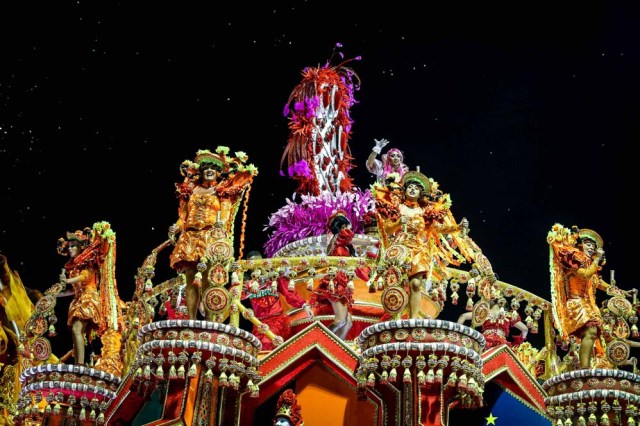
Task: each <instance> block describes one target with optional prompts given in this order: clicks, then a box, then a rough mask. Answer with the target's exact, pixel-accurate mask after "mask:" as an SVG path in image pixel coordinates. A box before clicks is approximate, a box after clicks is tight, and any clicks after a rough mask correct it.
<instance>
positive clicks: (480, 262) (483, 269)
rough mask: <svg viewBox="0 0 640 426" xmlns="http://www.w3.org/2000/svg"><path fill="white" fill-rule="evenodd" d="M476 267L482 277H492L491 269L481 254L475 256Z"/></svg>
mask: <svg viewBox="0 0 640 426" xmlns="http://www.w3.org/2000/svg"><path fill="white" fill-rule="evenodd" d="M476 265H477V266H478V271H479V272H480V274H481V275H482V276H483V277H492V276H493V267H492V266H491V263H490V262H489V259H487V256H485V255H484V254H482V253H478V255H477V256H476Z"/></svg>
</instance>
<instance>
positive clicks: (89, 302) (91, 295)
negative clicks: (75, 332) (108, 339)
mask: <svg viewBox="0 0 640 426" xmlns="http://www.w3.org/2000/svg"><path fill="white" fill-rule="evenodd" d="M65 268H66V267H65ZM67 274H68V278H75V277H77V276H82V277H83V278H82V279H81V280H80V281H78V282H75V283H73V284H72V286H73V292H74V298H73V300H72V301H71V304H70V305H69V316H68V319H67V325H68V326H70V327H71V325H72V324H73V322H74V321H75V320H82V321H88V322H89V324H87V327H88V329H91V330H94V329H95V330H96V331H97V330H98V328H99V327H100V325H101V324H102V321H103V318H102V317H103V315H102V309H100V296H99V294H98V275H97V270H96V269H95V268H87V266H84V269H83V268H82V267H73V268H71V269H68V270H67Z"/></svg>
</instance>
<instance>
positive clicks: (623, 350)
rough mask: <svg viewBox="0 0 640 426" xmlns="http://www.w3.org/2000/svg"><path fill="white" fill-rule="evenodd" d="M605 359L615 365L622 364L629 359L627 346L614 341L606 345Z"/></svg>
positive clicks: (620, 341) (619, 341) (621, 342)
mask: <svg viewBox="0 0 640 426" xmlns="http://www.w3.org/2000/svg"><path fill="white" fill-rule="evenodd" d="M607 357H608V358H609V360H610V361H611V362H612V363H613V364H615V365H618V364H622V363H623V362H625V361H626V360H627V359H629V345H628V344H627V343H625V342H624V341H622V340H614V341H613V342H611V343H609V344H608V345H607Z"/></svg>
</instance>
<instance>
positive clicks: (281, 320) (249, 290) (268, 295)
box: [242, 251, 313, 350]
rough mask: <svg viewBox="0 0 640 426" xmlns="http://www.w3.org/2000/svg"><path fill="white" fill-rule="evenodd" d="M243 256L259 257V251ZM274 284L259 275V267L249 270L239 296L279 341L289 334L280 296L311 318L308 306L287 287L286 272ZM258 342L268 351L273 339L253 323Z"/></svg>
mask: <svg viewBox="0 0 640 426" xmlns="http://www.w3.org/2000/svg"><path fill="white" fill-rule="evenodd" d="M247 259H262V254H261V253H260V252H259V251H251V252H249V254H248V256H247ZM275 283H276V287H275V288H274V286H273V282H272V281H271V280H269V279H268V277H267V276H266V275H264V274H262V271H261V270H260V269H254V270H253V271H251V278H249V279H247V280H245V282H244V289H243V292H242V298H243V299H249V301H250V302H251V308H252V309H253V312H254V314H255V316H256V318H257V319H258V320H260V322H261V323H262V324H264V325H266V326H268V327H269V330H270V331H271V332H273V333H274V334H275V335H277V336H280V337H281V338H282V339H283V340H286V339H288V338H289V337H290V336H291V326H290V320H289V317H288V316H287V314H286V313H285V312H284V308H283V306H282V302H281V301H280V295H282V296H283V297H284V299H285V300H286V301H287V303H288V304H289V305H291V306H292V307H294V308H304V310H305V311H306V312H307V315H308V316H309V317H311V318H312V317H313V312H312V311H311V308H310V305H309V304H308V303H307V301H306V300H304V298H303V297H302V296H301V295H300V294H299V293H298V292H297V291H296V290H295V288H290V285H289V284H290V279H289V277H288V276H286V274H280V275H279V276H278V277H277V278H276V281H275ZM252 333H253V334H254V335H255V336H256V337H258V338H259V339H260V341H261V342H262V349H263V350H272V349H274V348H275V345H274V343H273V341H272V340H271V339H270V338H269V336H267V335H266V334H265V333H264V332H263V331H261V326H259V325H254V327H253V332H252Z"/></svg>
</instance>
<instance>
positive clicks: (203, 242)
mask: <svg viewBox="0 0 640 426" xmlns="http://www.w3.org/2000/svg"><path fill="white" fill-rule="evenodd" d="M250 179H251V177H250V175H249V174H248V173H238V174H236V175H235V176H234V178H233V179H231V180H228V181H223V182H222V183H220V184H219V185H218V186H217V187H216V189H215V192H213V193H203V194H195V193H192V194H191V195H190V196H189V197H188V199H181V201H180V207H179V212H178V221H177V222H176V224H177V225H178V226H179V227H180V228H181V229H182V232H181V233H180V237H179V238H178V241H177V242H176V246H175V248H174V250H173V252H172V253H171V257H170V265H171V267H172V268H181V267H183V266H185V265H182V264H181V263H183V262H186V263H197V262H199V261H200V258H201V257H202V256H203V255H204V254H205V249H206V248H207V245H208V243H209V242H210V241H209V240H210V239H211V233H210V232H207V231H209V230H210V229H212V228H213V225H214V224H215V223H216V221H217V220H218V213H219V214H220V221H222V222H223V223H224V224H225V225H224V227H225V230H226V231H227V233H228V234H229V235H233V232H232V231H233V221H234V218H235V216H236V213H237V211H238V207H239V204H240V201H241V198H242V195H243V192H244V190H245V188H246V186H247V185H248V184H249V183H250Z"/></svg>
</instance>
